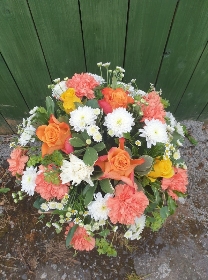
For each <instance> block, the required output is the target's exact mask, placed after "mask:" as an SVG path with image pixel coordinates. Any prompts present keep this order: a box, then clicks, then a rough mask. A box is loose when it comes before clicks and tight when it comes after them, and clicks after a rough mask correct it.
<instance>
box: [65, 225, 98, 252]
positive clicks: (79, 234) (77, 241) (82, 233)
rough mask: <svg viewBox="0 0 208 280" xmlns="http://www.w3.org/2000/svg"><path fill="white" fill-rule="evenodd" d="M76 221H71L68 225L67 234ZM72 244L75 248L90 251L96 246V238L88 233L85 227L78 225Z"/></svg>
mask: <svg viewBox="0 0 208 280" xmlns="http://www.w3.org/2000/svg"><path fill="white" fill-rule="evenodd" d="M73 225H74V223H72V222H71V223H70V224H69V225H68V226H67V227H66V232H65V235H66V236H67V234H68V232H69V230H70V229H71V228H72V227H73ZM70 245H71V246H73V248H74V249H75V250H79V251H84V250H85V251H90V250H92V249H93V248H94V247H95V238H93V237H92V236H90V235H89V234H87V231H86V229H85V228H83V227H78V228H77V229H76V230H75V232H74V235H73V237H72V239H71V242H70Z"/></svg>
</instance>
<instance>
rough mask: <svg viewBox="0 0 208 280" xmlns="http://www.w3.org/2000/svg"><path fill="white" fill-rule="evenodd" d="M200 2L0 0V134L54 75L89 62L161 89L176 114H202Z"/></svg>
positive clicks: (206, 50) (204, 21)
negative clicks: (108, 64)
mask: <svg viewBox="0 0 208 280" xmlns="http://www.w3.org/2000/svg"><path fill="white" fill-rule="evenodd" d="M207 41H208V1H207V0H198V1H196V0H60V1H57V0H0V134H6V133H13V132H15V130H16V125H17V124H18V123H19V122H20V121H21V120H22V118H23V117H25V116H27V112H28V109H31V108H32V107H33V106H35V105H41V104H43V102H44V100H45V97H46V96H47V95H50V94H51V93H50V90H48V89H47V85H48V84H50V83H51V81H52V80H53V79H54V78H57V77H60V78H61V79H63V78H64V77H66V76H68V77H70V76H72V75H73V74H74V73H75V72H76V73H81V72H85V71H88V72H91V73H97V74H99V71H98V68H97V65H96V64H97V62H100V61H102V62H109V61H110V62H111V65H112V68H113V67H115V66H117V65H118V66H122V67H124V68H125V70H126V75H125V82H129V81H130V79H132V78H136V79H137V84H138V86H139V88H140V89H142V90H147V89H148V88H149V83H150V82H151V83H154V84H155V86H156V88H157V89H160V88H162V90H163V97H164V98H167V99H169V100H170V102H171V107H170V111H172V112H173V113H174V114H175V115H176V116H177V117H178V119H179V120H182V119H194V120H205V119H208V44H207Z"/></svg>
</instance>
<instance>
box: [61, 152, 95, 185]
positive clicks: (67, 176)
mask: <svg viewBox="0 0 208 280" xmlns="http://www.w3.org/2000/svg"><path fill="white" fill-rule="evenodd" d="M69 159H70V162H69V161H67V160H63V164H62V166H61V171H62V172H61V174H60V177H61V180H62V183H63V184H65V183H68V182H70V181H71V182H72V184H73V185H74V184H75V185H79V184H80V183H81V181H85V182H87V183H88V184H90V186H93V182H92V180H91V178H90V175H92V172H93V171H94V167H93V166H88V165H86V164H85V163H84V161H83V160H81V159H79V158H78V157H76V156H75V155H73V154H70V155H69Z"/></svg>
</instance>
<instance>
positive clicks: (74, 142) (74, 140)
mask: <svg viewBox="0 0 208 280" xmlns="http://www.w3.org/2000/svg"><path fill="white" fill-rule="evenodd" d="M69 142H70V144H71V145H72V146H73V147H83V146H86V143H85V142H83V141H82V140H81V139H80V138H79V137H73V138H71V139H70V140H69Z"/></svg>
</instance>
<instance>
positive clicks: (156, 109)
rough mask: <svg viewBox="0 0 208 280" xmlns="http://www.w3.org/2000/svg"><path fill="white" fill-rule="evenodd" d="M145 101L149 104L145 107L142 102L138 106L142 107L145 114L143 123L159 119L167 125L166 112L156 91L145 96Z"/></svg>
mask: <svg viewBox="0 0 208 280" xmlns="http://www.w3.org/2000/svg"><path fill="white" fill-rule="evenodd" d="M143 99H144V100H145V101H146V102H147V103H148V105H145V104H143V103H141V102H139V103H138V104H139V105H140V106H141V109H142V112H143V118H142V119H141V122H143V121H145V120H146V119H148V120H151V119H157V120H160V121H161V122H162V123H165V119H164V117H165V115H166V113H165V110H164V107H163V105H162V103H161V101H160V96H159V94H158V93H157V92H156V91H152V92H150V93H149V94H148V95H146V96H144V97H143Z"/></svg>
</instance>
